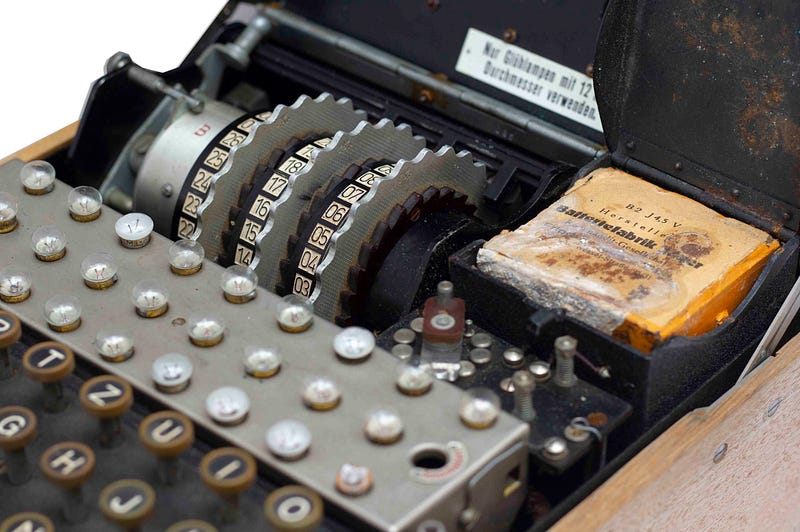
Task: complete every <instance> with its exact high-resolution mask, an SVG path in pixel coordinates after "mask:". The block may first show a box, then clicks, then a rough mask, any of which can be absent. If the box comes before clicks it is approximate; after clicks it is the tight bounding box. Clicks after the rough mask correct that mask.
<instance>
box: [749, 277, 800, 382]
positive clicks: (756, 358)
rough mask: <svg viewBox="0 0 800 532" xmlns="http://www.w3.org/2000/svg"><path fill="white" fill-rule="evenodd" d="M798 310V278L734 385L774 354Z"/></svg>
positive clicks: (799, 287)
mask: <svg viewBox="0 0 800 532" xmlns="http://www.w3.org/2000/svg"><path fill="white" fill-rule="evenodd" d="M798 310H800V277H798V278H797V280H796V281H795V283H794V286H793V287H792V289H791V291H790V292H789V295H788V296H786V300H785V301H784V302H783V305H781V308H780V310H778V313H777V314H776V315H775V319H774V320H772V323H770V325H769V328H768V329H767V332H766V333H765V334H764V338H762V339H761V342H760V343H759V344H758V347H756V351H755V353H753V356H751V357H750V360H749V361H748V362H747V366H745V368H744V371H742V374H741V375H739V380H737V381H736V384H739V383H740V382H741V381H742V379H744V377H745V376H746V375H747V374H748V373H750V372H751V371H753V370H754V369H755V368H756V366H758V365H759V364H761V363H762V362H763V361H764V360H766V358H767V357H768V356H771V355H772V354H773V353H774V352H775V348H776V347H777V346H778V342H780V341H781V338H783V335H784V333H786V329H788V328H789V325H790V324H791V323H792V320H793V319H794V317H795V316H796V315H797V311H798Z"/></svg>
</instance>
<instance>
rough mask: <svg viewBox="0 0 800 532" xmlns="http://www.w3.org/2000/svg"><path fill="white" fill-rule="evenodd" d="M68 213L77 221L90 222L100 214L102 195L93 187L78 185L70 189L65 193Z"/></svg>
mask: <svg viewBox="0 0 800 532" xmlns="http://www.w3.org/2000/svg"><path fill="white" fill-rule="evenodd" d="M67 206H68V207H69V215H70V216H71V217H72V219H73V220H75V221H77V222H91V221H92V220H96V219H97V218H98V217H99V216H100V210H101V208H102V207H103V196H101V195H100V191H99V190H97V189H96V188H94V187H88V186H80V187H76V188H73V189H72V190H70V192H69V195H67Z"/></svg>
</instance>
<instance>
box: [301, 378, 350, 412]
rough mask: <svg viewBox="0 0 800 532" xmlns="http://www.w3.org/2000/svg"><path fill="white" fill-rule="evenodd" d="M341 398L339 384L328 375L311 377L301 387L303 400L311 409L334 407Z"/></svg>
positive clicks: (329, 408)
mask: <svg viewBox="0 0 800 532" xmlns="http://www.w3.org/2000/svg"><path fill="white" fill-rule="evenodd" d="M341 398H342V391H341V389H340V388H339V385H338V384H337V383H336V381H335V380H333V379H332V378H330V377H311V378H309V379H307V380H306V382H305V388H304V389H303V402H304V403H305V404H306V406H308V407H309V408H311V409H312V410H331V409H333V408H336V406H337V405H338V404H339V401H340V400H341Z"/></svg>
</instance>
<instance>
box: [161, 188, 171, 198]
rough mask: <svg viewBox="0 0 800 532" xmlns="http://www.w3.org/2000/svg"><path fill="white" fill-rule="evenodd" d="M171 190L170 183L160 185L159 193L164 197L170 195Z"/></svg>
mask: <svg viewBox="0 0 800 532" xmlns="http://www.w3.org/2000/svg"><path fill="white" fill-rule="evenodd" d="M172 192H173V189H172V185H163V186H162V187H161V195H162V196H164V197H165V198H168V197H170V196H172Z"/></svg>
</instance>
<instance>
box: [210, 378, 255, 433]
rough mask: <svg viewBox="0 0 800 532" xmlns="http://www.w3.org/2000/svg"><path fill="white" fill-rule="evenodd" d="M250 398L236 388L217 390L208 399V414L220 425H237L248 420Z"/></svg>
mask: <svg viewBox="0 0 800 532" xmlns="http://www.w3.org/2000/svg"><path fill="white" fill-rule="evenodd" d="M249 411H250V398H249V397H247V393H245V391H244V390H242V389H240V388H236V387H234V386H223V387H222V388H217V389H216V390H214V391H213V392H211V393H210V394H208V397H206V412H207V413H208V415H209V417H210V418H211V419H213V420H214V421H215V422H216V423H219V424H220V425H237V424H239V423H241V422H242V421H244V420H245V418H247V413H248V412H249Z"/></svg>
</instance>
